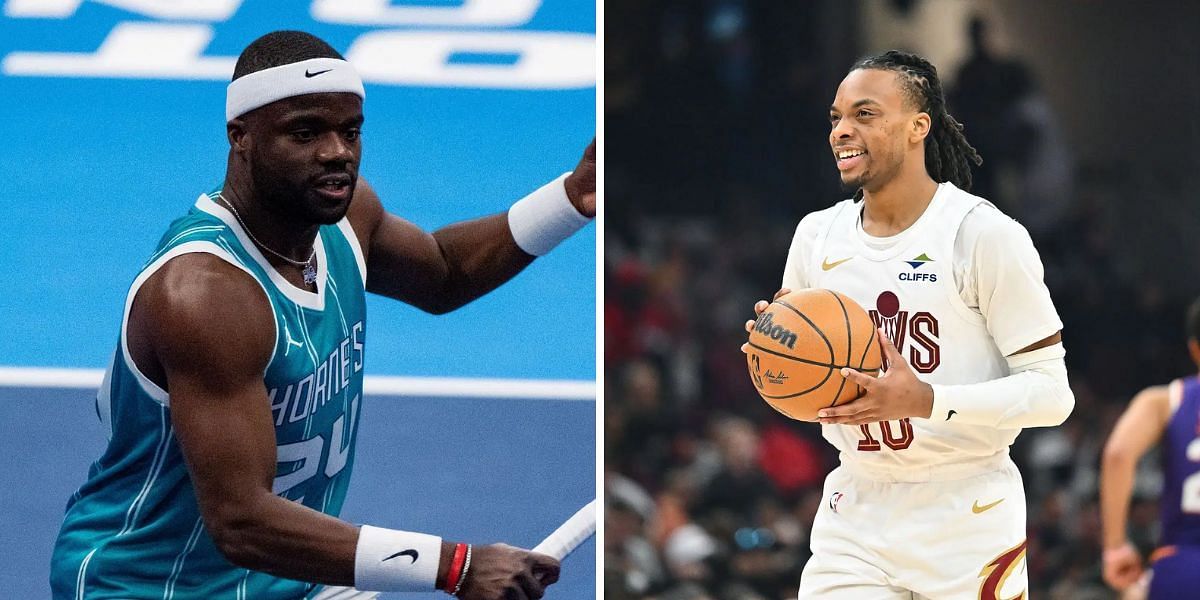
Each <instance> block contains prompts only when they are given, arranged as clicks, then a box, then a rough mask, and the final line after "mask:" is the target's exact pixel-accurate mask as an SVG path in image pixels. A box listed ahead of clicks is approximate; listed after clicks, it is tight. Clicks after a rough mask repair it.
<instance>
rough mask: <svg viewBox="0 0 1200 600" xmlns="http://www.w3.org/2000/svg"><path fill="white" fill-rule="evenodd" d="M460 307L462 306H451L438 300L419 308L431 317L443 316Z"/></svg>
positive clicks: (451, 304) (447, 302)
mask: <svg viewBox="0 0 1200 600" xmlns="http://www.w3.org/2000/svg"><path fill="white" fill-rule="evenodd" d="M460 306H462V305H461V304H453V303H451V302H449V301H446V300H440V299H439V300H434V301H431V302H429V303H427V304H425V305H424V306H421V310H423V311H425V312H427V313H429V314H431V315H444V314H446V313H449V312H454V311H455V310H457V309H458V308H459V307H460Z"/></svg>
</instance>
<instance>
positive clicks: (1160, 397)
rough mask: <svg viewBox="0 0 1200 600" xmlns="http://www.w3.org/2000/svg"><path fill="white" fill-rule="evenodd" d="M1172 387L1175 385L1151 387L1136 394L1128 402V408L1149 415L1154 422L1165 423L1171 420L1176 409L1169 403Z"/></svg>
mask: <svg viewBox="0 0 1200 600" xmlns="http://www.w3.org/2000/svg"><path fill="white" fill-rule="evenodd" d="M1173 385H1175V384H1173V383H1172V384H1168V385H1153V386H1150V387H1148V388H1146V389H1144V390H1142V391H1140V392H1138V394H1137V395H1136V396H1134V397H1133V400H1132V401H1131V402H1130V407H1131V408H1137V409H1138V411H1139V412H1141V413H1143V414H1146V415H1151V416H1153V418H1155V419H1156V420H1158V421H1160V422H1164V423H1165V422H1166V421H1167V420H1169V419H1170V418H1171V414H1172V413H1173V412H1175V408H1176V407H1175V406H1173V405H1172V404H1173V403H1172V401H1171V388H1172V386H1173Z"/></svg>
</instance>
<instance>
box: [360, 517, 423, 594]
mask: <svg viewBox="0 0 1200 600" xmlns="http://www.w3.org/2000/svg"><path fill="white" fill-rule="evenodd" d="M441 559H442V538H440V537H437V536H434V535H428V534H424V533H414V532H411V531H397V530H395V529H384V528H382V527H371V526H370V525H363V526H362V527H361V528H360V529H359V530H358V547H357V548H356V549H355V552H354V589H357V590H362V591H364V592H432V591H436V590H437V573H438V563H439V562H441Z"/></svg>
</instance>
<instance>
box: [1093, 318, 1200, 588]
mask: <svg viewBox="0 0 1200 600" xmlns="http://www.w3.org/2000/svg"><path fill="white" fill-rule="evenodd" d="M1187 333H1188V352H1189V353H1190V354H1191V357H1192V361H1193V362H1194V363H1195V364H1196V367H1197V369H1200V300H1197V301H1196V302H1195V303H1193V304H1192V306H1191V308H1189V309H1188V316H1187ZM1160 440H1161V442H1162V469H1163V490H1162V507H1161V518H1162V540H1161V542H1160V544H1159V548H1158V549H1157V550H1156V551H1155V552H1154V554H1152V555H1151V557H1150V561H1151V563H1152V566H1153V572H1152V573H1147V574H1146V575H1145V576H1143V573H1142V559H1141V556H1140V555H1139V554H1138V551H1137V550H1136V549H1135V548H1134V547H1133V545H1132V544H1130V543H1129V540H1128V539H1127V538H1126V537H1125V522H1126V518H1127V516H1128V514H1129V498H1130V496H1131V494H1132V492H1133V479H1134V470H1135V468H1136V466H1137V463H1138V461H1139V460H1140V459H1141V457H1142V455H1144V454H1145V453H1146V452H1147V451H1148V450H1149V449H1150V448H1151V447H1152V446H1153V445H1154V444H1155V443H1157V442H1159V441H1160ZM1100 511H1101V518H1102V519H1103V524H1104V581H1105V582H1106V583H1108V585H1110V586H1112V587H1113V588H1114V589H1116V590H1118V591H1124V592H1126V596H1125V597H1131V596H1130V595H1131V594H1132V595H1136V596H1141V595H1142V593H1145V592H1142V590H1145V589H1146V587H1147V585H1148V593H1149V597H1150V598H1151V600H1156V599H1160V598H1162V599H1165V598H1186V597H1194V596H1193V595H1192V594H1195V593H1196V590H1198V589H1200V376H1198V375H1192V376H1190V377H1186V378H1184V379H1177V380H1175V381H1172V382H1171V383H1170V384H1168V385H1165V386H1155V387H1150V388H1146V389H1145V390H1142V392H1141V393H1139V394H1138V395H1137V396H1136V397H1135V398H1134V399H1133V402H1131V403H1130V404H1129V408H1127V409H1126V410H1125V414H1123V415H1121V419H1120V420H1119V421H1117V425H1116V427H1115V428H1114V429H1113V432H1112V436H1111V437H1109V439H1108V444H1107V445H1106V446H1105V448H1104V460H1103V463H1102V464H1101V469H1100ZM1139 588H1140V589H1139ZM1139 592H1140V593H1139Z"/></svg>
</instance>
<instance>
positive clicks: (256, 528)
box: [209, 492, 455, 591]
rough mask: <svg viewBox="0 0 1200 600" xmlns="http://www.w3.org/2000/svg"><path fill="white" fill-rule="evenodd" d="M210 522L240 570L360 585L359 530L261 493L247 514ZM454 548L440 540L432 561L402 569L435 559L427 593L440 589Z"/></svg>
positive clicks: (224, 551) (400, 564)
mask: <svg viewBox="0 0 1200 600" xmlns="http://www.w3.org/2000/svg"><path fill="white" fill-rule="evenodd" d="M213 521H214V522H215V523H214V525H215V526H214V525H210V526H209V529H210V531H212V533H213V538H214V540H215V541H216V543H217V547H218V548H219V549H220V550H221V553H222V554H223V555H224V556H225V558H226V559H228V560H229V561H230V562H232V563H233V564H235V565H237V566H239V567H243V568H246V569H251V570H254V571H262V572H265V573H270V574H272V575H276V576H278V577H286V578H288V579H295V580H298V581H308V582H312V583H322V584H326V585H339V586H354V585H356V583H359V584H361V582H356V578H355V573H356V560H357V558H358V556H357V554H358V552H359V546H360V533H361V530H360V528H359V527H357V526H355V525H352V524H350V523H347V522H345V521H342V520H340V519H337V518H335V517H331V516H329V515H326V514H324V513H320V512H317V511H315V510H312V509H310V508H308V507H306V506H304V505H302V504H298V503H296V502H292V501H290V500H286V499H284V498H281V497H279V496H275V495H274V494H266V493H265V492H264V494H263V495H262V496H261V497H260V498H259V499H258V501H257V502H255V503H253V505H252V506H251V507H250V508H249V509H246V510H244V511H241V512H240V514H237V515H232V516H225V517H222V518H220V519H213ZM382 531H385V532H386V531H387V530H382ZM454 548H455V543H454V542H448V541H445V540H441V542H440V545H439V546H438V547H437V551H436V552H434V554H436V556H426V557H421V556H419V555H418V556H411V562H408V563H407V565H408V566H412V565H415V564H416V563H417V561H418V560H436V561H437V563H436V564H437V579H436V583H434V585H431V586H430V591H432V590H433V589H434V586H436V588H437V589H441V588H442V587H444V586H445V582H446V576H447V571H448V570H449V566H450V563H451V558H452V556H453V554H454ZM406 550H409V549H408V548H407V547H406V548H402V549H400V551H406ZM409 558H410V556H409V555H406V556H402V557H400V559H403V560H398V562H397V563H396V565H397V566H398V567H403V566H405V564H406V562H405V561H408V560H409Z"/></svg>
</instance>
